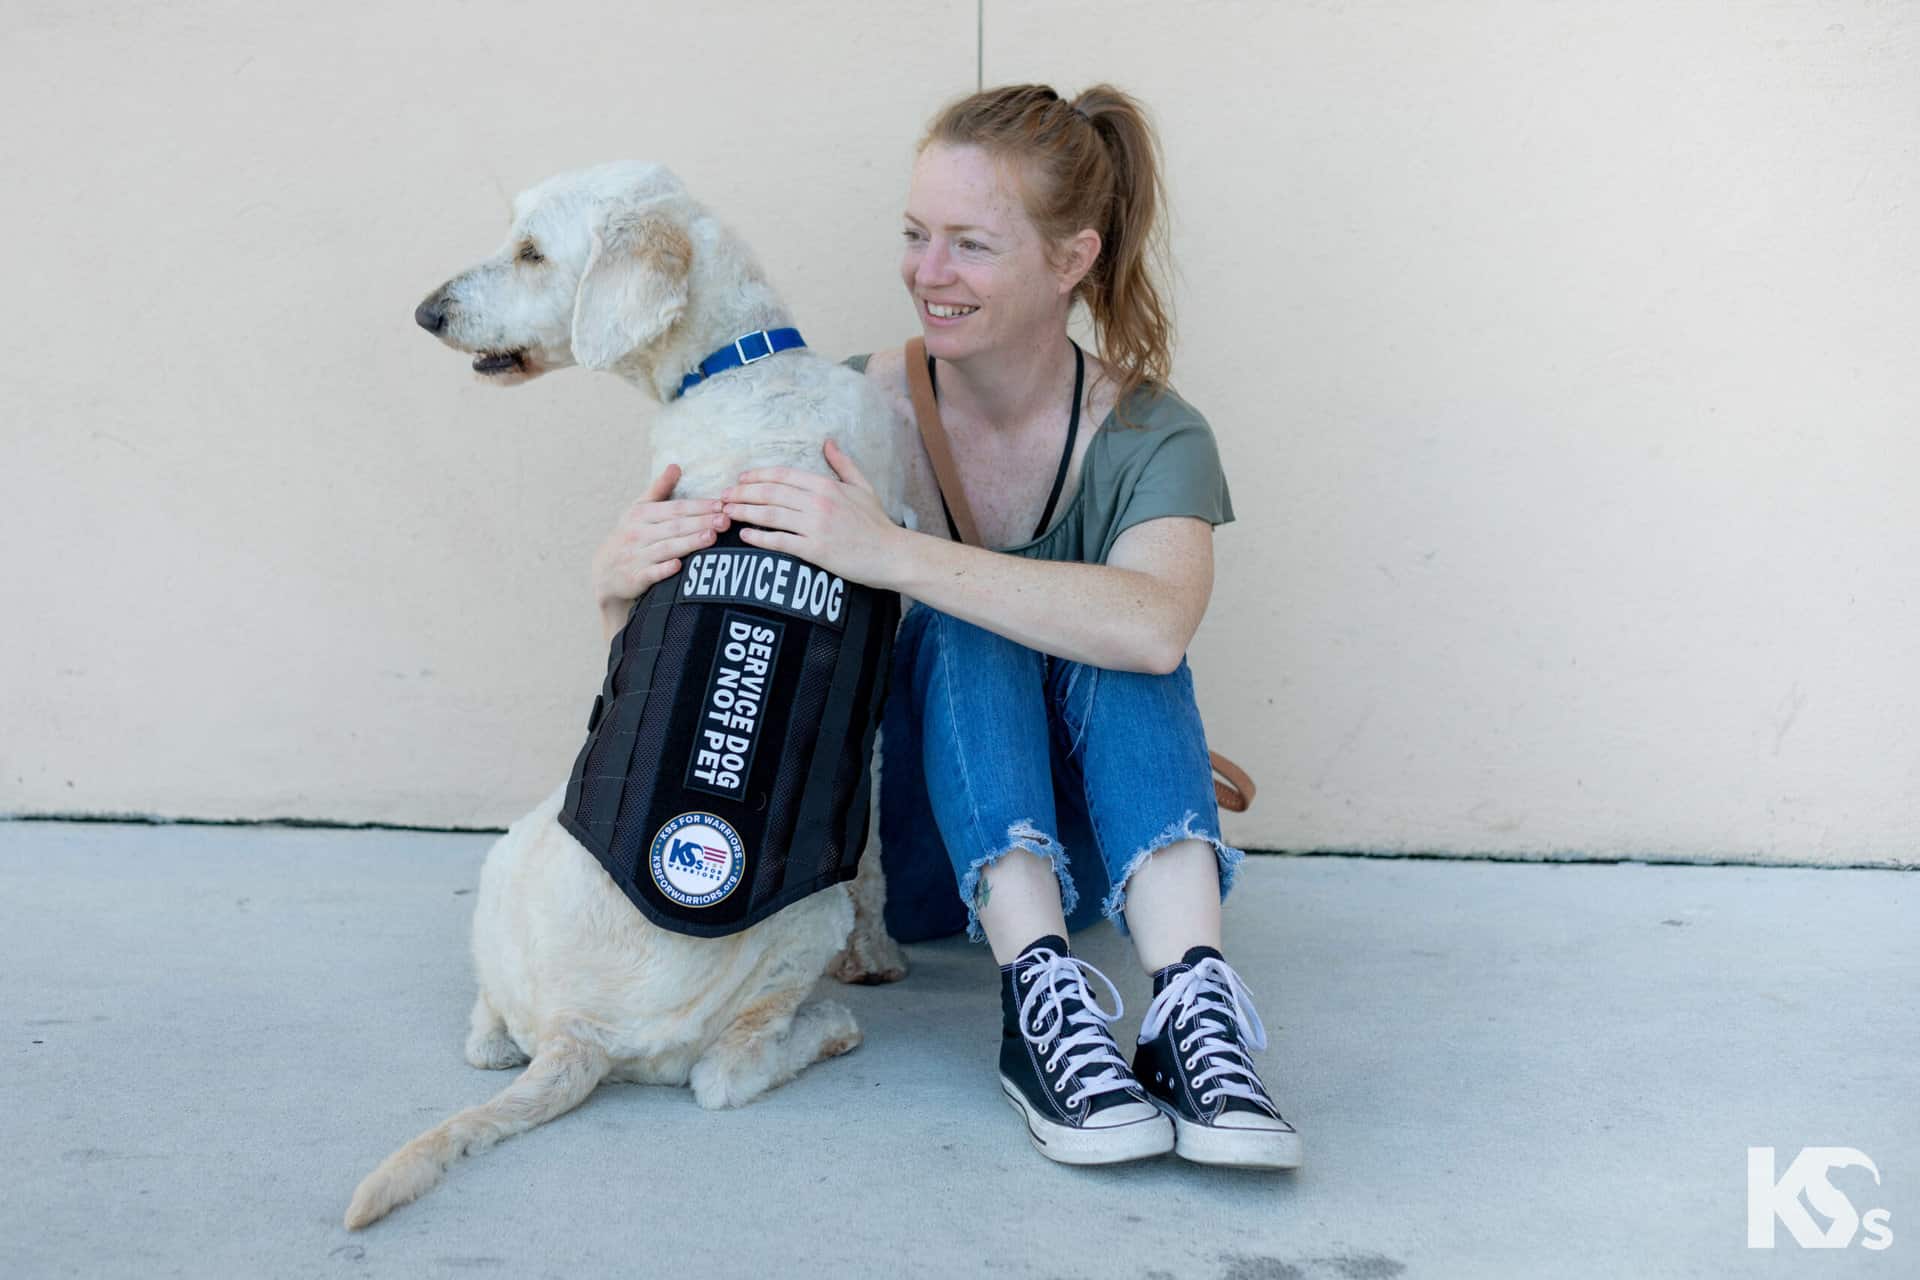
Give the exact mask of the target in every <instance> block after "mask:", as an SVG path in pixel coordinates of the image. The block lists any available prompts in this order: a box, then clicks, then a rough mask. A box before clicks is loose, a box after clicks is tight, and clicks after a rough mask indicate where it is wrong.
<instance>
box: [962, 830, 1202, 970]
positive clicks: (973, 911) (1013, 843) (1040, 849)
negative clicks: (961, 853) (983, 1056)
mask: <svg viewBox="0 0 1920 1280" xmlns="http://www.w3.org/2000/svg"><path fill="white" fill-rule="evenodd" d="M1007 840H1008V841H1009V843H1008V844H1007V846H1006V847H1005V848H1004V849H1000V850H998V851H997V852H994V853H989V854H987V855H986V856H985V857H981V858H975V859H974V860H973V861H972V862H970V863H968V864H967V874H966V875H964V876H962V877H961V878H960V901H962V902H964V903H966V904H967V938H968V940H969V941H972V942H985V941H986V940H987V934H986V930H984V929H982V928H981V927H980V911H979V907H978V905H977V904H976V903H975V902H974V895H975V894H976V893H978V892H979V891H980V871H981V869H982V868H983V867H987V866H990V865H992V864H993V863H996V862H998V861H1000V859H1002V858H1004V857H1006V856H1007V855H1008V854H1010V853H1012V852H1013V851H1014V850H1015V849H1031V850H1032V851H1033V852H1035V853H1037V854H1039V855H1040V856H1041V857H1043V858H1045V859H1046V860H1047V862H1048V864H1049V865H1051V866H1052V867H1053V874H1054V877H1055V878H1056V879H1058V880H1059V881H1060V914H1061V915H1072V914H1073V909H1074V907H1075V906H1077V905H1079V902H1080V891H1079V890H1078V889H1076V888H1074V887H1073V875H1072V873H1071V872H1069V871H1068V870H1067V852H1066V850H1065V849H1062V848H1061V847H1060V842H1059V841H1058V840H1055V839H1054V838H1053V837H1052V836H1050V835H1048V834H1047V833H1046V832H1044V831H1042V830H1040V829H1039V828H1038V827H1036V826H1034V825H1033V824H1032V823H1031V822H1016V823H1014V824H1013V825H1012V826H1010V827H1008V828H1007ZM1236 852H1237V851H1236Z"/></svg>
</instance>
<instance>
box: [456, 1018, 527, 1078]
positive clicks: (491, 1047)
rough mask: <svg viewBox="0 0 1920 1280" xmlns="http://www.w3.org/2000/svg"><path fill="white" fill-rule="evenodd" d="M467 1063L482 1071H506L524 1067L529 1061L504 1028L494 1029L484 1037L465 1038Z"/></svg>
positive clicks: (471, 1036) (478, 1035)
mask: <svg viewBox="0 0 1920 1280" xmlns="http://www.w3.org/2000/svg"><path fill="white" fill-rule="evenodd" d="M467 1061H468V1062H469V1063H471V1064H472V1065H474V1066H476V1067H479V1068H480V1069H481V1070H482V1071H506V1070H508V1069H509V1068H512V1067H524V1066H526V1065H527V1063H528V1062H530V1061H531V1059H530V1058H528V1057H527V1055H526V1054H524V1053H522V1052H520V1046H519V1045H517V1044H515V1043H514V1042H513V1037H512V1036H510V1035H508V1034H507V1029H506V1028H505V1027H495V1028H494V1029H493V1030H492V1031H489V1032H487V1033H485V1034H484V1035H482V1034H475V1035H470V1036H468V1037H467Z"/></svg>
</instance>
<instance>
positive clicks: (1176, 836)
mask: <svg viewBox="0 0 1920 1280" xmlns="http://www.w3.org/2000/svg"><path fill="white" fill-rule="evenodd" d="M1199 818H1200V815H1199V814H1198V813H1195V812H1193V811H1192V810H1188V811H1187V814H1186V816H1185V817H1183V818H1182V819H1180V821H1178V822H1175V823H1172V824H1170V825H1169V826H1168V827H1167V828H1166V830H1164V831H1162V832H1161V833H1160V834H1159V835H1157V836H1155V837H1154V838H1153V839H1152V840H1150V841H1148V842H1147V843H1146V844H1145V845H1144V846H1142V847H1141V848H1140V849H1139V850H1137V851H1136V852H1135V853H1134V855H1133V856H1132V857H1131V858H1129V859H1127V865H1126V867H1125V868H1124V869H1123V870H1122V871H1121V873H1120V874H1119V875H1118V876H1116V877H1115V878H1114V882H1113V892H1111V893H1109V894H1108V895H1107V899H1106V901H1105V902H1103V903H1101V904H1100V914H1101V915H1103V916H1105V917H1106V918H1107V919H1109V920H1111V921H1112V922H1113V927H1114V928H1115V929H1118V930H1119V931H1120V935H1121V936H1122V937H1127V936H1129V934H1128V932H1127V917H1126V906H1127V887H1128V886H1129V885H1130V884H1132V883H1133V873H1134V872H1136V871H1138V870H1139V869H1140V868H1141V867H1143V866H1145V865H1146V863H1147V859H1148V858H1151V857H1152V856H1153V855H1154V854H1156V853H1158V852H1160V851H1161V850H1162V849H1164V848H1166V847H1167V846H1168V845H1171V844H1178V843H1180V842H1181V841H1183V840H1202V841H1205V842H1206V843H1207V844H1208V845H1209V846H1211V847H1212V849H1213V856H1214V861H1215V864H1216V865H1217V866H1218V867H1219V871H1220V901H1222V902H1225V901H1226V900H1227V894H1228V893H1229V892H1230V891H1231V890H1232V889H1233V881H1234V877H1235V876H1237V875H1239V873H1240V863H1241V862H1242V861H1243V860H1244V859H1245V858H1246V856H1247V855H1246V852H1245V851H1244V850H1241V849H1236V848H1234V847H1233V846H1232V845H1230V844H1228V843H1226V842H1225V841H1224V840H1222V839H1220V837H1219V836H1218V835H1216V834H1214V833H1213V832H1212V831H1209V830H1208V829H1207V828H1205V827H1203V826H1201V825H1199Z"/></svg>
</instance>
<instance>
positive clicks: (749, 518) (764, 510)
mask: <svg viewBox="0 0 1920 1280" xmlns="http://www.w3.org/2000/svg"><path fill="white" fill-rule="evenodd" d="M727 514H728V515H729V516H732V517H733V518H734V519H735V520H744V521H746V522H747V523H748V524H757V525H761V526H763V527H765V528H768V529H789V530H792V531H794V532H796V533H798V532H799V526H798V525H796V524H795V523H794V517H795V516H796V515H798V514H799V512H797V511H795V510H794V509H793V508H791V507H764V506H756V505H755V504H753V503H750V502H729V503H728V504H727ZM741 536H742V537H744V536H746V531H745V530H742V531H741Z"/></svg>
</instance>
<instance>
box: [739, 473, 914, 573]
mask: <svg viewBox="0 0 1920 1280" xmlns="http://www.w3.org/2000/svg"><path fill="white" fill-rule="evenodd" d="M822 452H823V453H824V454H825V455H826V459H827V465H828V466H829V467H832V468H833V472H834V474H833V475H831V476H823V475H819V474H817V473H815V472H812V471H796V470H795V469H794V468H792V467H762V468H759V469H757V470H753V471H742V472H741V473H740V482H739V483H738V484H736V485H734V486H733V487H731V488H729V489H726V490H723V491H722V492H721V494H720V497H721V499H722V500H723V501H724V503H725V505H724V506H723V507H722V508H721V510H722V511H723V512H724V513H725V514H726V515H728V516H731V517H732V518H734V519H736V520H741V521H744V522H745V523H746V524H748V525H757V526H759V527H758V528H743V529H741V530H740V538H741V540H742V541H744V542H746V543H748V544H750V545H752V546H756V547H766V548H767V549H768V550H770V551H784V552H786V553H787V554H788V555H791V556H798V557H799V558H800V559H802V560H805V561H806V562H807V563H809V564H815V565H818V566H820V567H821V568H822V569H825V570H827V572H829V573H836V574H839V575H840V576H841V577H843V578H849V579H852V580H853V581H854V582H861V583H865V584H866V585H868V586H871V587H882V588H887V587H890V586H891V585H892V584H891V582H890V579H891V578H892V576H893V575H894V573H895V571H896V570H897V568H898V565H899V549H900V539H901V538H902V537H903V536H905V531H904V530H903V529H901V528H900V526H898V525H896V524H895V523H894V522H893V521H892V520H890V519H888V518H887V513H886V510H885V509H884V508H883V507H881V505H880V499H879V498H878V497H876V496H875V495H874V492H873V486H872V485H871V484H868V483H867V478H866V477H865V476H863V475H861V474H860V468H858V467H856V466H855V465H854V464H853V459H852V458H850V457H848V456H847V452H846V450H844V449H842V448H841V447H840V446H839V445H838V444H836V443H835V442H834V441H832V440H829V441H827V443H826V447H825V448H824V449H823V450H822Z"/></svg>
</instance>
